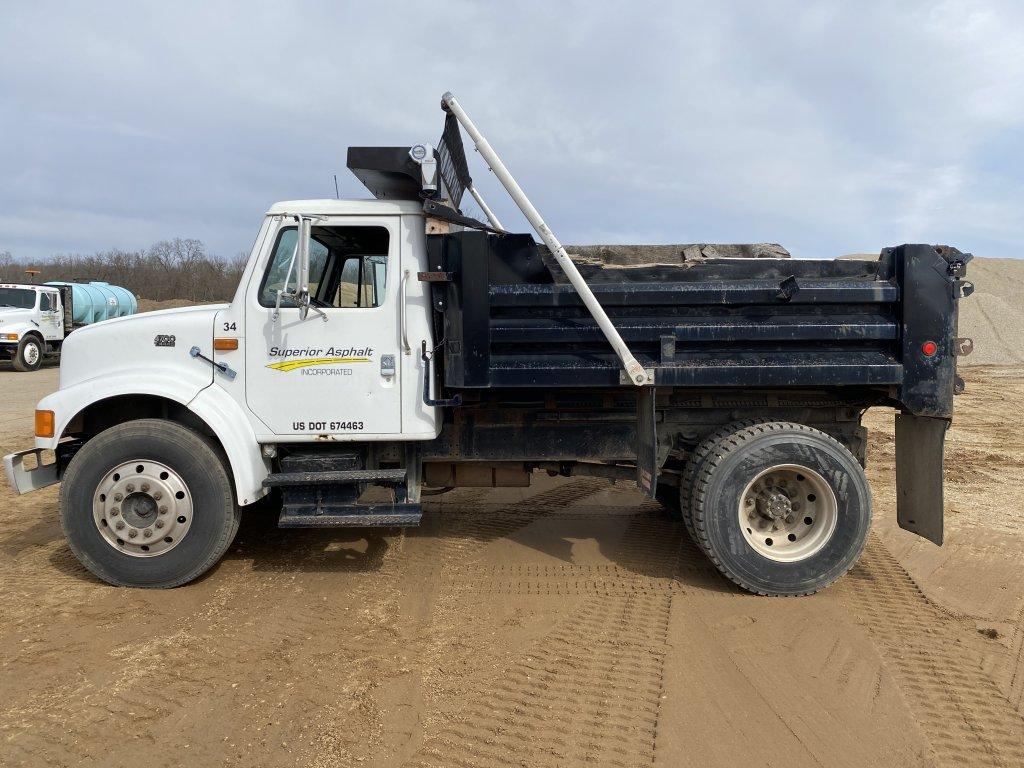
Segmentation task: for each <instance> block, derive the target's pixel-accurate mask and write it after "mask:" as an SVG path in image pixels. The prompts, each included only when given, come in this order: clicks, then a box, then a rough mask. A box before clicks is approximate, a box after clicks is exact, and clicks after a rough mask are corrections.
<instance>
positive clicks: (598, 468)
mask: <svg viewBox="0 0 1024 768" xmlns="http://www.w3.org/2000/svg"><path fill="white" fill-rule="evenodd" d="M442 107H443V108H444V110H445V112H446V113H447V117H446V120H445V127H444V131H443V134H442V139H441V142H440V144H439V145H438V146H437V147H436V148H435V147H433V146H430V145H428V144H415V145H412V146H405V147H352V148H350V149H349V154H348V165H349V168H351V170H352V171H353V172H354V173H355V175H356V176H357V177H358V178H359V179H360V180H361V181H362V182H363V183H364V184H365V185H366V187H367V188H368V189H369V190H370V191H371V192H372V193H373V195H374V198H375V199H372V200H294V201H290V202H282V203H277V204H276V205H273V206H272V207H271V208H270V210H269V211H268V212H267V213H266V215H265V216H264V217H263V220H262V223H261V224H260V229H259V232H258V234H257V236H256V240H255V243H254V245H253V249H252V252H251V255H250V256H249V260H248V264H247V265H246V267H245V270H244V272H243V274H242V276H241V280H240V282H239V284H238V288H237V290H236V292H235V295H234V298H233V299H232V300H231V302H230V303H227V304H218V305H212V306H198V307H193V308H187V309H176V310H168V311H163V312H150V313H146V314H142V315H138V316H136V317H125V318H117V319H113V320H108V321H106V322H103V323H98V324H96V325H93V326H90V327H86V328H83V329H81V330H78V331H76V332H75V333H74V334H73V335H72V336H71V337H70V338H69V339H68V340H67V341H66V342H65V343H64V351H63V359H62V360H61V370H60V388H59V390H57V391H56V392H54V393H53V394H51V395H49V396H47V397H46V398H44V399H43V400H42V401H41V402H40V403H39V404H38V407H37V410H36V412H35V433H36V442H35V447H34V448H30V449H28V450H25V451H20V452H18V453H13V454H10V455H8V456H6V457H5V466H6V471H7V476H8V479H9V481H10V483H11V484H12V486H13V487H14V488H15V490H16V491H18V492H19V493H24V492H27V491H31V490H35V489H37V488H42V487H44V486H47V485H51V484H53V483H58V482H59V483H61V489H60V502H59V506H60V519H61V523H62V526H63V530H64V533H65V535H66V537H67V539H68V542H69V544H70V546H71V549H72V551H73V552H74V553H75V555H76V556H77V557H78V558H79V559H80V560H81V562H82V563H83V564H84V565H85V566H86V567H87V568H88V569H89V570H91V571H92V572H93V573H94V574H96V575H97V576H98V577H100V578H101V579H104V580H106V581H108V582H110V583H111V584H116V585H127V586H136V587H173V586H177V585H181V584H185V583H187V582H189V581H191V580H192V579H195V578H197V577H198V576H199V575H200V574H202V573H204V572H205V571H206V570H207V569H209V568H210V567H211V566H212V565H213V564H214V563H216V562H217V560H218V559H219V558H220V557H221V556H222V555H223V554H224V553H225V552H226V550H227V548H228V547H229V546H230V544H231V541H232V539H233V538H234V536H235V533H236V531H237V529H238V525H239V520H240V517H241V514H242V509H244V508H246V507H249V506H250V505H252V504H253V503H254V502H256V501H257V500H259V499H262V498H264V497H265V496H267V495H268V494H270V495H271V499H272V500H273V501H274V502H275V503H276V506H277V510H276V514H278V523H279V525H281V526H284V527H330V526H338V527H366V526H387V527H391V526H410V525H416V524H418V523H419V521H420V516H421V513H422V510H421V505H420V501H421V495H423V494H426V493H443V492H445V491H446V490H449V489H451V488H453V487H457V486H477V487H494V486H524V485H528V484H529V483H530V478H531V473H533V472H535V471H543V472H548V473H551V474H555V475H564V476H574V475H591V476H599V477H605V478H612V479H619V478H624V479H635V481H636V483H637V486H638V487H639V489H640V490H641V491H642V492H643V493H645V494H647V495H648V496H650V497H653V498H657V499H658V500H660V501H661V502H662V503H663V504H664V506H665V507H667V508H668V509H669V510H670V511H671V513H672V514H674V515H676V516H678V517H679V519H680V521H681V524H682V525H685V527H686V529H687V531H688V532H689V534H690V535H691V536H692V538H693V540H694V541H695V542H696V543H697V544H698V546H699V547H700V548H701V549H702V550H703V551H704V553H705V554H706V555H707V556H708V557H709V559H710V560H711V562H713V563H714V564H715V566H716V567H717V568H718V569H719V570H720V571H721V572H722V573H723V574H724V575H725V576H726V577H728V578H729V579H731V580H732V581H734V582H735V583H736V584H738V585H739V586H740V587H742V588H744V589H747V590H749V591H751V592H755V593H758V594H767V595H803V594H809V593H812V592H815V591H817V590H819V589H822V588H823V587H825V586H827V585H829V584H831V583H832V582H834V581H835V580H836V579H838V578H839V577H841V576H842V575H843V574H844V573H845V572H846V571H847V570H849V569H850V568H851V567H852V566H853V564H854V563H855V562H856V560H857V558H858V557H859V556H860V554H861V552H862V550H863V548H864V544H865V541H866V537H867V534H868V531H869V529H870V523H871V493H870V489H869V487H868V483H867V479H866V477H865V473H864V468H863V466H864V463H865V461H866V446H867V435H866V430H865V429H864V427H863V426H862V425H861V417H862V415H863V414H864V412H865V411H866V410H867V409H868V408H870V407H872V406H887V407H892V408H895V409H896V410H897V417H896V446H895V455H896V477H897V500H898V501H897V518H898V521H899V524H900V525H901V526H902V527H904V528H906V529H908V530H911V531H914V532H915V533H917V534H919V535H921V536H923V537H925V538H927V539H930V540H931V541H933V542H936V543H941V541H942V532H943V506H942V459H943V442H944V436H945V431H946V428H947V426H948V425H949V422H950V419H951V417H952V411H953V396H954V394H955V393H957V392H959V391H961V390H962V388H963V382H962V381H961V380H960V379H959V378H958V377H957V375H956V360H957V356H959V355H962V354H966V353H967V352H969V351H970V341H969V340H968V339H961V338H957V337H956V319H957V306H958V301H959V300H960V298H962V297H964V296H966V295H968V294H969V293H970V290H971V286H970V284H969V283H968V282H967V281H966V280H965V279H964V276H965V272H966V265H967V262H968V261H969V260H970V255H969V254H965V253H961V252H960V251H958V250H957V249H955V248H950V247H947V246H931V245H901V246H896V247H892V248H885V249H883V250H882V251H881V252H880V254H879V256H878V257H877V258H875V259H862V260H856V259H849V260H847V259H839V260H803V259H788V258H774V257H769V258H704V257H700V258H693V259H691V258H690V257H689V256H686V252H689V251H686V249H684V251H686V252H684V253H682V254H677V257H678V259H685V261H680V260H678V259H677V261H676V263H668V262H666V261H665V260H664V259H662V260H661V262H660V263H652V264H647V265H630V266H628V267H614V266H609V264H607V263H604V264H589V265H588V264H585V263H582V262H581V263H580V264H579V265H577V264H576V263H575V262H574V261H573V260H572V259H571V257H570V256H569V255H568V254H567V253H566V250H565V249H564V247H563V246H562V245H561V243H559V241H558V240H557V239H556V237H555V235H554V233H553V232H552V230H551V228H550V227H549V226H548V225H547V224H546V223H545V222H544V220H543V219H542V218H541V216H540V214H539V213H538V211H537V210H536V208H534V206H533V205H532V204H531V203H530V201H529V199H527V197H526V195H525V194H524V193H523V190H522V189H521V188H520V187H519V185H518V184H517V183H516V181H515V179H513V178H512V176H511V175H510V174H509V172H508V170H507V168H506V167H505V166H504V164H503V163H502V161H501V159H500V158H499V157H498V155H497V154H496V153H495V152H494V150H493V149H492V148H491V146H490V145H489V144H488V143H487V141H486V140H485V139H484V137H483V136H482V135H481V133H480V131H479V130H478V129H477V128H476V126H475V125H474V124H473V122H472V121H471V120H470V119H469V117H468V116H467V115H466V113H465V111H464V110H463V109H462V108H461V106H460V105H459V103H458V102H457V101H456V99H455V98H454V97H452V96H451V94H446V95H445V96H444V97H443V100H442ZM460 126H461V129H465V130H466V131H467V132H468V133H469V135H470V136H471V137H472V139H473V142H474V144H475V146H476V148H477V150H479V152H480V154H481V156H482V157H483V159H484V160H485V161H486V163H487V164H488V166H489V168H490V169H491V170H492V171H493V172H494V174H495V176H496V178H497V179H498V180H499V181H500V183H501V184H502V185H503V186H504V187H505V189H506V190H507V191H508V192H509V194H510V196H511V197H512V198H513V200H514V201H515V202H516V204H517V205H518V207H519V208H520V210H521V211H522V212H523V214H524V216H525V217H526V219H527V220H528V221H529V222H530V224H531V225H532V226H533V228H534V230H535V232H536V233H537V235H539V237H540V239H541V240H542V241H543V243H544V245H543V246H541V245H540V244H539V243H537V242H536V241H535V239H534V236H533V235H531V234H513V233H510V232H508V231H506V230H505V228H504V227H503V226H502V224H501V222H500V221H499V220H498V218H497V217H496V216H495V215H494V213H493V212H492V211H491V209H490V208H489V207H488V206H487V204H486V202H485V201H484V200H483V198H482V196H481V195H480V193H479V191H478V190H477V189H476V188H475V187H474V185H473V181H472V178H471V176H470V175H469V170H468V166H467V163H466V156H465V152H464V149H463V145H462V139H461V130H460ZM467 192H468V193H469V194H470V195H472V196H473V197H474V198H475V199H476V201H477V203H478V205H479V207H480V208H481V209H482V211H483V216H484V217H486V219H487V221H481V220H476V219H473V218H470V217H469V216H467V215H466V213H465V212H464V211H463V210H462V208H461V207H460V204H461V200H462V198H463V195H464V193H467ZM696 250H697V251H700V250H701V249H696ZM706 250H708V251H710V252H715V251H716V249H715V248H708V249H706ZM39 290H44V291H45V290H46V289H39ZM32 301H35V300H34V299H33V300H31V301H30V302H29V303H32ZM481 514H486V512H481Z"/></svg>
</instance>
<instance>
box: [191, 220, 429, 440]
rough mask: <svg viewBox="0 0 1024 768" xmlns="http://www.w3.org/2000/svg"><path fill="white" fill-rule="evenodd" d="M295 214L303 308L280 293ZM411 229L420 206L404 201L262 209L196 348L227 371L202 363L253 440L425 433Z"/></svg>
mask: <svg viewBox="0 0 1024 768" xmlns="http://www.w3.org/2000/svg"><path fill="white" fill-rule="evenodd" d="M300 222H307V223H308V224H309V234H308V241H307V242H308V247H309V253H308V263H309V275H308V289H303V290H308V308H303V307H300V306H299V304H298V302H297V300H296V297H295V296H294V295H292V293H293V289H294V287H295V280H296V275H295V271H296V264H295V255H296V250H297V248H296V246H297V241H298V237H299V231H300ZM423 232H424V216H423V210H422V206H419V205H417V204H415V203H411V202H408V201H366V200H362V201H360V200H305V201H290V202H284V203H278V204H276V205H274V206H273V207H272V208H271V209H270V211H269V212H268V213H267V216H266V218H265V220H264V223H263V227H262V229H261V231H260V235H259V236H258V238H257V241H256V246H255V250H254V251H253V254H252V257H251V258H250V260H249V267H248V269H247V270H246V273H245V275H244V276H243V278H242V282H241V284H240V286H239V288H238V292H237V293H236V295H235V298H234V300H233V301H232V302H231V304H230V305H228V306H227V307H225V308H224V309H223V310H221V311H220V312H219V313H218V314H217V317H216V320H215V322H214V339H213V344H212V347H207V348H204V350H203V351H204V352H206V351H209V352H210V354H211V356H212V358H213V359H214V360H215V361H216V363H219V364H223V365H224V366H228V367H230V368H231V369H232V370H235V371H237V375H236V376H235V377H234V378H228V377H227V376H225V375H223V374H222V373H219V372H218V369H217V368H216V367H214V369H213V370H214V371H215V375H214V382H215V384H216V385H217V386H218V387H220V388H222V389H223V390H224V391H225V392H226V393H227V394H228V395H230V397H231V398H232V399H233V400H234V401H235V402H236V403H237V404H238V407H239V408H240V409H242V410H243V411H244V412H245V413H246V414H247V416H248V420H249V422H250V424H251V425H252V428H253V431H254V434H255V436H256V439H257V440H258V441H259V442H261V443H264V442H270V443H272V442H276V441H279V440H282V439H287V440H288V441H290V442H332V443H344V442H350V441H353V440H373V441H381V440H423V439H433V438H435V437H436V436H437V433H438V423H437V415H436V409H435V408H432V407H430V406H428V405H426V404H425V403H424V401H423V391H422V387H423V376H422V372H421V365H422V361H421V359H420V354H419V350H420V348H421V346H422V345H423V344H424V343H426V344H427V345H429V346H432V338H431V325H430V322H429V319H430V318H429V315H430V306H429V299H428V297H427V296H426V294H425V291H424V285H423V284H422V283H421V282H419V280H417V279H416V276H417V274H419V273H420V272H422V271H423V270H424V269H425V268H426V264H425V256H426V254H425V248H424V235H423ZM290 273H291V274H290ZM231 347H236V348H233V349H232V348H231ZM414 351H415V354H414Z"/></svg>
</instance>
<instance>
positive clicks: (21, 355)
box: [11, 334, 43, 373]
mask: <svg viewBox="0 0 1024 768" xmlns="http://www.w3.org/2000/svg"><path fill="white" fill-rule="evenodd" d="M11 364H12V365H13V366H14V370H16V371H21V372H23V373H24V372H26V371H36V370H39V366H41V365H42V364H43V342H42V341H41V340H40V339H39V337H38V336H34V335H32V334H29V335H27V336H25V337H24V338H22V340H21V342H20V343H19V344H18V349H17V350H15V352H14V358H13V359H12V360H11Z"/></svg>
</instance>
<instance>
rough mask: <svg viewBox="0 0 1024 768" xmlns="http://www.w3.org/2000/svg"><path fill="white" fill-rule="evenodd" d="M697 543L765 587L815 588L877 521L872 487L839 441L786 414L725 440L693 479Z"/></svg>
mask: <svg viewBox="0 0 1024 768" xmlns="http://www.w3.org/2000/svg"><path fill="white" fill-rule="evenodd" d="M692 498H693V507H692V516H693V524H694V529H695V531H696V535H697V542H698V543H699V544H700V546H701V548H702V549H703V550H704V552H705V554H707V555H708V557H709V558H710V559H711V561H712V562H713V563H714V564H715V566H716V567H717V568H718V569H719V570H720V571H721V572H722V573H723V574H725V576H727V577H728V578H729V579H731V580H732V581H733V582H735V583H736V584H738V585H739V586H740V587H742V588H743V589H745V590H748V591H750V592H754V593H756V594H761V595H809V594H812V593H814V592H817V591H819V590H821V589H824V588H825V587H827V586H829V585H830V584H832V583H833V582H835V581H836V580H837V579H838V578H839V577H840V576H842V575H843V574H845V573H846V572H847V571H848V570H850V568H852V567H853V565H854V564H855V563H856V562H857V559H858V558H859V557H860V555H861V553H862V552H863V550H864V545H865V543H866V541H867V535H868V531H869V530H870V527H871V491H870V488H869V487H868V482H867V477H866V476H865V475H864V470H863V468H862V467H861V465H860V463H859V462H858V461H857V459H856V458H855V457H854V456H853V454H852V453H850V451H848V450H847V449H846V448H845V447H844V446H843V445H842V444H841V443H839V442H838V441H837V440H835V439H834V438H832V437H830V436H829V435H826V434H825V433H824V432H820V431H818V430H816V429H812V428H811V427H807V426H805V425H803V424H794V423H789V422H767V423H762V424H755V425H753V426H748V427H745V428H743V429H740V430H738V431H736V432H734V433H733V434H732V435H730V436H729V437H726V438H725V439H723V440H720V441H719V442H718V444H717V445H716V446H715V447H714V449H713V450H712V451H711V454H710V455H709V456H708V457H707V458H706V459H705V461H704V463H703V465H702V466H701V467H700V469H699V472H698V474H697V477H696V479H695V484H694V489H693V497H692Z"/></svg>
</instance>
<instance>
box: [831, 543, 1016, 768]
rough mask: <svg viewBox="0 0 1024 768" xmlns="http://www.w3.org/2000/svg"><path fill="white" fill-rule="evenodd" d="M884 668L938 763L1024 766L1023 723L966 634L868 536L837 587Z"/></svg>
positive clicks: (967, 633) (968, 634)
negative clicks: (859, 555)
mask: <svg viewBox="0 0 1024 768" xmlns="http://www.w3.org/2000/svg"><path fill="white" fill-rule="evenodd" d="M835 588H836V589H838V590H840V591H841V593H842V595H843V598H844V599H845V600H846V601H848V602H849V604H850V606H851V607H852V608H853V609H854V611H855V613H856V614H857V616H858V617H859V620H860V621H861V623H862V624H863V625H864V626H865V628H866V629H867V631H868V633H869V635H870V636H871V638H872V640H873V641H874V642H875V643H876V644H877V646H878V648H879V651H880V652H881V653H882V655H883V657H884V658H885V659H886V661H887V663H888V664H890V665H891V667H892V668H893V669H895V671H896V674H897V679H898V680H899V682H900V688H901V689H902V691H903V693H904V696H905V697H906V699H907V702H908V704H909V705H910V707H911V709H912V710H914V711H915V712H916V714H917V715H918V719H919V722H920V723H921V726H922V727H923V728H924V730H925V733H926V734H927V735H928V738H929V740H930V742H931V745H932V750H933V752H934V754H935V757H936V759H937V760H938V762H939V763H940V764H941V765H948V766H960V765H979V766H1005V767H1006V768H1011V767H1012V768H1016V767H1017V766H1021V765H1024V718H1022V717H1021V715H1020V714H1019V713H1018V712H1017V709H1016V707H1015V706H1014V705H1013V703H1012V702H1010V701H1009V700H1008V699H1007V698H1006V696H1004V695H1003V693H1002V692H1000V690H999V688H998V687H997V686H996V684H995V683H994V682H993V681H992V679H991V678H989V677H988V675H986V674H985V672H984V670H983V669H982V660H981V656H980V654H979V653H977V652H976V651H975V650H974V648H973V647H972V646H971V644H970V642H969V639H970V632H969V631H965V630H963V629H962V628H961V626H960V625H959V623H958V622H957V621H956V620H955V619H953V618H952V617H951V616H950V615H949V614H947V613H945V612H943V611H942V610H941V609H939V608H938V607H937V606H935V605H934V604H933V603H931V602H930V601H929V600H928V598H927V597H926V596H925V595H924V594H923V593H922V592H921V590H920V589H919V588H918V587H917V585H916V584H915V583H914V581H913V580H912V579H911V578H910V576H909V575H908V574H907V572H906V571H905V570H904V569H903V568H902V567H901V566H900V565H899V563H898V562H897V561H896V559H895V558H894V557H893V556H892V555H891V554H890V553H889V552H888V551H887V550H886V549H885V547H884V546H883V545H882V544H881V542H880V541H878V539H877V538H876V537H874V536H872V537H871V539H870V541H869V545H868V547H867V549H866V550H865V552H864V556H863V557H862V558H861V561H860V563H859V564H858V565H857V566H856V567H855V568H854V569H853V570H852V571H851V572H850V573H848V574H847V575H846V577H845V578H844V579H842V580H841V581H840V582H839V584H838V585H837V586H836V587H835Z"/></svg>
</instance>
